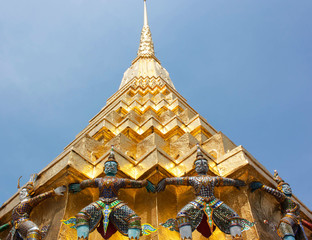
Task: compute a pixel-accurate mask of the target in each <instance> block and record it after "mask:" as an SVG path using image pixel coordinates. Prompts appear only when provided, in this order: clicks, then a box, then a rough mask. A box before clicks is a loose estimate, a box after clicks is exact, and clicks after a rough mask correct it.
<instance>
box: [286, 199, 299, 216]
mask: <svg viewBox="0 0 312 240" xmlns="http://www.w3.org/2000/svg"><path fill="white" fill-rule="evenodd" d="M281 207H282V213H283V215H284V214H287V213H292V214H294V215H296V216H299V215H300V206H299V204H298V203H296V202H295V201H293V200H292V199H291V198H290V197H286V198H285V200H284V201H283V202H281Z"/></svg>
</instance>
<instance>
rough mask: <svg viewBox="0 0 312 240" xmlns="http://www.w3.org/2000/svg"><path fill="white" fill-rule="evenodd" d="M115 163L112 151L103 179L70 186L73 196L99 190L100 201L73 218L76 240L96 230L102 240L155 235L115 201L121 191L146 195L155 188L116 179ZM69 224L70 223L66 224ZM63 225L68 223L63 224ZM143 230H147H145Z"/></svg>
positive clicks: (136, 182) (137, 217)
mask: <svg viewBox="0 0 312 240" xmlns="http://www.w3.org/2000/svg"><path fill="white" fill-rule="evenodd" d="M117 171H118V162H117V161H116V160H115V155H114V151H113V148H112V151H111V153H110V155H109V157H108V160H107V161H106V162H105V164H104V172H105V174H106V176H105V177H104V178H96V179H93V180H85V181H82V182H81V183H78V184H70V185H69V191H70V192H73V193H76V192H79V191H81V190H83V189H85V188H88V187H93V188H98V189H99V191H100V198H99V200H98V201H96V202H93V203H91V204H90V205H88V206H87V207H85V208H83V209H82V210H81V211H80V212H79V213H78V214H77V215H76V218H75V228H76V229H77V235H78V239H88V236H89V233H90V232H92V231H93V230H94V229H95V228H97V230H98V231H99V232H100V234H101V235H102V236H103V238H104V239H108V238H110V236H112V235H113V234H114V233H115V232H116V231H117V230H118V231H119V232H120V233H122V234H123V235H125V236H128V237H129V239H139V238H140V236H141V234H146V231H145V230H149V231H150V232H154V231H156V229H154V228H152V226H151V225H149V224H144V225H142V227H143V226H144V227H143V229H142V227H141V219H140V217H139V216H138V215H137V214H136V213H135V212H134V211H133V210H132V209H130V208H129V207H128V206H127V204H126V203H124V202H122V201H120V200H119V199H118V191H119V189H120V188H142V187H146V189H147V191H148V192H155V186H154V185H153V184H152V183H150V182H149V181H147V180H143V181H136V180H130V179H126V178H118V177H116V174H117ZM67 221H69V220H67ZM64 223H65V224H67V223H70V221H69V222H66V221H64ZM145 227H147V228H149V229H145Z"/></svg>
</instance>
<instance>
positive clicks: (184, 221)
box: [157, 145, 253, 240]
mask: <svg viewBox="0 0 312 240" xmlns="http://www.w3.org/2000/svg"><path fill="white" fill-rule="evenodd" d="M194 165H195V171H196V172H197V173H198V176H194V177H176V178H165V179H163V180H161V181H160V182H159V183H158V185H157V191H158V192H159V191H163V190H165V187H166V185H187V186H192V187H193V188H194V190H195V195H196V198H195V199H194V200H193V201H191V202H190V203H188V204H187V205H185V206H184V207H183V208H182V209H181V210H180V211H179V213H178V215H177V218H176V219H169V220H167V222H166V223H163V224H161V225H163V226H164V227H167V228H169V229H170V230H172V231H178V232H180V236H181V239H183V240H185V239H192V232H193V231H194V230H195V229H197V230H198V231H199V232H200V233H201V234H202V235H203V236H204V237H206V238H208V237H209V236H210V235H211V234H212V232H213V231H214V229H215V226H214V224H215V225H216V226H217V227H218V228H219V229H220V230H221V231H222V232H224V233H226V234H231V235H232V236H233V239H242V236H241V231H242V230H247V229H249V228H250V227H251V226H253V223H251V222H249V221H247V220H245V219H242V218H240V217H239V216H238V215H237V214H236V213H235V212H234V211H233V210H232V209H231V208H230V207H228V206H227V205H226V204H224V203H223V202H222V201H220V200H219V199H217V198H216V197H215V196H214V188H215V187H218V186H236V187H240V186H245V182H244V181H241V180H234V179H230V178H223V177H213V176H209V175H207V173H208V170H209V167H208V161H207V159H205V158H204V156H203V154H202V152H201V150H200V148H199V145H197V157H196V160H195V162H194ZM207 225H208V226H207Z"/></svg>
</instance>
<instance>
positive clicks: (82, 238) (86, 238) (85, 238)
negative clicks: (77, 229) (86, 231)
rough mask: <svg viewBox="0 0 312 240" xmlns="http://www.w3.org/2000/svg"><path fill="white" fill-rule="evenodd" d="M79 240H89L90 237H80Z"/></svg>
mask: <svg viewBox="0 0 312 240" xmlns="http://www.w3.org/2000/svg"><path fill="white" fill-rule="evenodd" d="M78 240H88V237H78Z"/></svg>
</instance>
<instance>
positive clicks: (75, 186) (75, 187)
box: [68, 179, 98, 193]
mask: <svg viewBox="0 0 312 240" xmlns="http://www.w3.org/2000/svg"><path fill="white" fill-rule="evenodd" d="M89 187H91V188H97V187H98V184H97V180H96V179H87V180H84V181H82V182H81V183H71V184H69V186H68V189H69V192H71V193H77V192H80V191H81V190H83V189H85V188H89Z"/></svg>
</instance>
